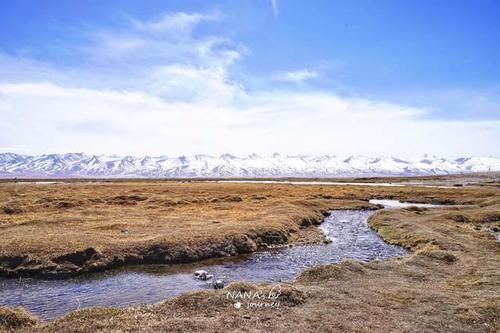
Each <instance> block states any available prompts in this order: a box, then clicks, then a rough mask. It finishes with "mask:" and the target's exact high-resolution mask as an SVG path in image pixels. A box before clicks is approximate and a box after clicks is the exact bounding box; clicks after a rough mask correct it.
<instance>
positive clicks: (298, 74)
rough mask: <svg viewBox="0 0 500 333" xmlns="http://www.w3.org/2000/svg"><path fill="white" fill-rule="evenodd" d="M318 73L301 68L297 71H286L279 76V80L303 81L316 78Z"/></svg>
mask: <svg viewBox="0 0 500 333" xmlns="http://www.w3.org/2000/svg"><path fill="white" fill-rule="evenodd" d="M318 76H319V73H318V72H316V71H312V70H309V69H302V70H297V71H290V72H286V73H284V74H283V75H281V76H279V78H278V79H279V80H282V81H288V82H294V83H298V82H303V81H307V80H310V79H314V78H317V77H318Z"/></svg>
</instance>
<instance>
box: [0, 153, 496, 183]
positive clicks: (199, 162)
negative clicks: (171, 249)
mask: <svg viewBox="0 0 500 333" xmlns="http://www.w3.org/2000/svg"><path fill="white" fill-rule="evenodd" d="M488 171H500V159H499V158H495V157H462V158H458V159H455V160H451V159H450V160H447V159H443V158H438V157H436V156H432V155H424V156H423V157H422V158H417V159H411V160H405V159H400V158H396V157H388V156H380V157H376V158H371V157H367V156H363V155H356V156H350V157H348V158H345V159H343V158H340V157H337V156H335V155H321V156H317V155H281V154H278V153H275V154H273V155H271V156H268V157H263V156H259V155H257V154H251V155H248V156H247V157H237V156H234V155H231V154H223V155H220V156H219V157H216V156H209V155H203V154H198V155H192V156H179V157H167V156H164V155H163V156H156V157H155V156H140V157H136V156H130V155H128V156H118V155H87V154H84V153H67V154H44V155H37V156H27V155H19V154H14V153H0V177H181V178H182V177H214V178H217V177H362V176H363V177H365V176H402V175H404V176H419V175H441V174H457V173H467V172H488Z"/></svg>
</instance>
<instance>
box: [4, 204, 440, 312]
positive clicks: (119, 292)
mask: <svg viewBox="0 0 500 333" xmlns="http://www.w3.org/2000/svg"><path fill="white" fill-rule="evenodd" d="M371 202H372V203H375V204H382V205H384V206H385V207H386V208H398V207H406V206H410V205H411V206H423V207H432V206H433V205H426V204H410V203H400V202H398V201H396V200H372V201H371ZM331 213H332V214H331V215H330V216H329V217H327V218H326V219H325V221H324V222H323V224H322V225H321V226H320V228H321V229H322V230H323V232H324V233H325V234H326V235H327V237H328V238H330V239H331V240H332V243H330V244H324V245H301V246H294V247H283V248H279V249H273V250H267V251H260V252H256V253H253V254H249V255H246V256H241V257H238V258H224V259H213V260H209V261H204V262H198V263H193V264H186V265H143V266H135V267H128V268H122V269H115V270H111V271H108V272H104V273H98V274H92V275H89V276H80V277H76V278H71V279H68V280H38V279H32V278H24V279H0V305H5V306H23V307H25V308H26V309H28V310H29V311H31V312H32V313H33V314H35V315H37V316H39V317H40V318H42V319H46V320H48V319H54V318H57V317H59V316H61V315H63V314H64V313H66V312H68V311H72V310H76V309H78V308H83V307H90V306H131V305H139V304H146V303H156V302H159V301H161V300H164V299H166V298H170V297H173V296H176V295H179V294H181V293H183V292H186V291H193V290H199V289H202V288H208V286H207V284H206V283H205V282H203V281H199V280H196V279H194V278H193V271H194V270H200V269H202V270H206V271H208V272H210V273H211V274H214V275H215V277H216V278H218V279H222V280H224V281H225V282H226V283H228V282H233V281H241V280H245V281H251V282H278V281H283V280H290V279H292V278H293V277H294V276H296V275H297V274H298V273H299V272H300V271H302V270H304V269H305V268H307V267H311V266H314V265H318V264H325V263H337V262H340V261H342V260H344V259H355V260H359V261H370V260H373V259H385V258H389V257H395V256H402V255H405V254H407V251H406V250H405V249H403V248H401V247H399V246H394V245H390V244H387V243H385V242H384V241H383V240H382V239H381V238H380V237H379V236H378V235H377V234H376V233H375V232H374V231H373V230H372V229H370V228H369V226H368V225H367V223H366V221H367V219H368V217H370V216H371V215H372V214H374V213H375V211H373V210H334V211H332V212H331Z"/></svg>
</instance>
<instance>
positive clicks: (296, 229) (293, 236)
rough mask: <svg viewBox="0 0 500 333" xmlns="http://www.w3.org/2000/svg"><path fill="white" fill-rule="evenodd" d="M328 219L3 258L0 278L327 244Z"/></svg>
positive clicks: (47, 276) (318, 217)
mask: <svg viewBox="0 0 500 333" xmlns="http://www.w3.org/2000/svg"><path fill="white" fill-rule="evenodd" d="M328 215H329V213H328V211H321V213H320V214H316V215H314V216H307V217H304V218H302V219H300V222H298V223H297V224H296V225H295V226H286V225H285V226H284V227H283V228H280V229H258V230H254V231H250V232H247V233H243V234H240V235H226V236H224V237H218V238H214V239H204V240H200V241H198V242H196V243H188V244H183V243H156V244H155V243H151V244H143V245H136V246H134V247H130V248H122V249H116V248H115V249H111V250H103V251H100V250H98V249H96V248H93V247H89V248H86V249H83V250H80V251H76V252H72V253H67V254H63V255H60V256H57V257H53V258H46V259H34V258H33V256H32V255H22V256H0V276H3V277H9V278H16V277H37V278H44V279H62V278H69V277H74V276H77V275H81V274H85V273H93V272H100V271H104V270H108V269H112V268H117V267H121V266H126V265H142V264H185V263H191V262H196V261H201V260H205V259H211V258H218V257H228V256H237V255H241V254H248V253H252V252H255V251H258V250H263V249H269V248H272V247H276V246H282V245H285V244H292V243H294V244H305V243H319V242H323V241H325V237H324V235H323V234H322V233H321V232H320V231H319V230H318V229H317V228H316V226H318V225H320V224H321V222H322V221H323V219H324V217H326V216H328Z"/></svg>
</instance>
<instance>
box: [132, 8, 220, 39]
mask: <svg viewBox="0 0 500 333" xmlns="http://www.w3.org/2000/svg"><path fill="white" fill-rule="evenodd" d="M217 19H219V15H218V14H201V13H191V14H190V13H183V12H176V13H167V14H164V15H163V16H162V17H161V18H160V19H159V20H155V21H139V20H136V19H131V22H132V24H133V25H134V26H135V27H136V28H137V29H138V30H142V31H146V32H155V33H165V32H166V33H171V34H172V33H175V34H176V35H177V36H179V35H181V36H185V35H189V34H191V33H192V30H193V29H194V27H195V26H197V25H198V24H200V23H201V22H204V21H212V20H217Z"/></svg>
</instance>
